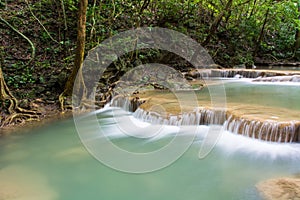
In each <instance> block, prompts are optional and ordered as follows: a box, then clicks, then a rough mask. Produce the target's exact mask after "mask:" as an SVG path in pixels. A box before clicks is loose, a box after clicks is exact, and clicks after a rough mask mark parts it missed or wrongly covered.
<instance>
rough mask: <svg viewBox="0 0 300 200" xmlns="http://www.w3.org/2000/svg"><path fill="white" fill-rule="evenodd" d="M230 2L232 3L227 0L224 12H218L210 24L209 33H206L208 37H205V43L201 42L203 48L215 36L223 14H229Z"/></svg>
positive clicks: (231, 0)
mask: <svg viewBox="0 0 300 200" xmlns="http://www.w3.org/2000/svg"><path fill="white" fill-rule="evenodd" d="M232 2H233V0H228V1H227V3H226V6H225V8H224V10H222V12H220V14H219V15H218V16H217V17H216V19H215V20H214V21H213V23H212V24H211V26H210V29H209V32H208V35H207V37H206V39H205V41H204V42H203V45H204V46H205V45H207V44H208V43H209V42H210V40H211V38H212V36H213V35H215V33H216V32H217V30H218V27H219V25H220V23H221V21H222V18H223V17H224V16H225V14H226V13H229V12H230V10H231V6H232ZM228 17H229V16H228Z"/></svg>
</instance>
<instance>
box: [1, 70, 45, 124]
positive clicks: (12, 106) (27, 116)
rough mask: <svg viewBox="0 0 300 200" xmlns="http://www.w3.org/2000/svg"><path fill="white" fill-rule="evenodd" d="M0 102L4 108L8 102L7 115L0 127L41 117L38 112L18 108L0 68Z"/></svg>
mask: <svg viewBox="0 0 300 200" xmlns="http://www.w3.org/2000/svg"><path fill="white" fill-rule="evenodd" d="M0 100H1V101H2V103H3V105H4V106H3V107H6V106H5V103H6V101H9V105H8V108H7V112H8V115H7V116H5V117H4V118H3V119H2V120H1V121H0V127H3V126H6V125H9V124H12V123H14V122H16V123H20V122H23V121H28V120H29V121H32V120H38V119H39V115H41V113H39V112H38V111H35V110H27V109H24V108H21V107H19V105H18V104H19V103H18V100H17V99H16V98H15V97H14V95H13V94H12V93H11V92H10V90H9V88H8V87H7V85H6V83H5V80H4V77H3V73H2V69H1V67H0Z"/></svg>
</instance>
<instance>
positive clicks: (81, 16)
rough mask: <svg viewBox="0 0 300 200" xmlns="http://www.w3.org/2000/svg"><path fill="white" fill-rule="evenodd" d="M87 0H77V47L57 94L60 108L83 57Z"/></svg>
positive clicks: (73, 81) (70, 91) (69, 92)
mask: <svg viewBox="0 0 300 200" xmlns="http://www.w3.org/2000/svg"><path fill="white" fill-rule="evenodd" d="M87 6H88V0H80V1H79V11H78V24H77V47H76V54H75V60H74V67H73V70H72V72H71V75H70V76H69V78H68V80H67V82H66V85H65V89H64V91H63V93H62V94H61V95H60V96H59V101H60V103H61V108H62V110H63V109H64V97H65V96H70V95H71V94H72V91H73V87H74V83H75V79H76V77H77V74H78V73H81V70H80V68H81V66H82V63H83V59H84V48H85V37H86V12H87Z"/></svg>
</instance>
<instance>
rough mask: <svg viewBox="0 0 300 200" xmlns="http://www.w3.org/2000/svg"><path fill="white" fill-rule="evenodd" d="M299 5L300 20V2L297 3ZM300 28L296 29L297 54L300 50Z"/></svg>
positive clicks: (299, 17)
mask: <svg viewBox="0 0 300 200" xmlns="http://www.w3.org/2000/svg"><path fill="white" fill-rule="evenodd" d="M297 5H298V14H299V15H298V20H300V0H298V1H297ZM299 29H300V27H297V29H296V35H295V45H294V52H296V51H297V50H298V49H299V48H300V30H299Z"/></svg>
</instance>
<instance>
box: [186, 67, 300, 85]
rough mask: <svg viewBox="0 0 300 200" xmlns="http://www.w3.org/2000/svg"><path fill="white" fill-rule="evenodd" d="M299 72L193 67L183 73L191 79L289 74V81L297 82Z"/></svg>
mask: <svg viewBox="0 0 300 200" xmlns="http://www.w3.org/2000/svg"><path fill="white" fill-rule="evenodd" d="M299 75H300V72H299V73H298V72H280V71H270V70H251V69H193V70H191V71H190V72H187V73H185V74H184V76H185V77H186V78H188V77H191V78H193V79H199V78H204V79H205V78H207V77H221V78H233V77H243V78H259V77H263V78H262V79H258V80H257V81H268V80H269V79H272V77H276V76H277V77H279V76H290V81H292V82H299V81H300V76H299Z"/></svg>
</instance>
